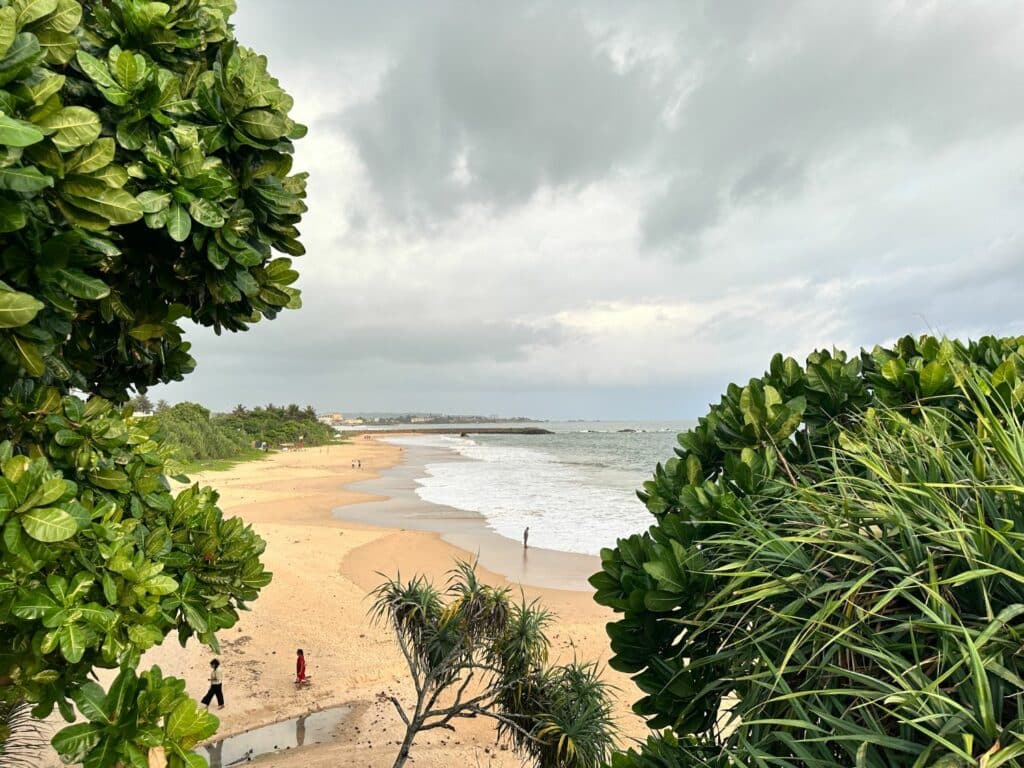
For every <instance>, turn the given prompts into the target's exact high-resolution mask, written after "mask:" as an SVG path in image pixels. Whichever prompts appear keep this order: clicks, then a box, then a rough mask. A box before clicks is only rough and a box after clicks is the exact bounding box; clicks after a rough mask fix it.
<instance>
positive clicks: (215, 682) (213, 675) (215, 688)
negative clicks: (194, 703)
mask: <svg viewBox="0 0 1024 768" xmlns="http://www.w3.org/2000/svg"><path fill="white" fill-rule="evenodd" d="M223 686H224V678H223V676H222V675H221V672H220V661H219V660H218V659H214V660H213V661H211V662H210V690H208V691H207V692H206V695H205V696H203V698H202V702H203V706H204V707H206V708H207V709H209V708H210V702H211V701H213V697H214V696H216V697H217V709H224V687H223Z"/></svg>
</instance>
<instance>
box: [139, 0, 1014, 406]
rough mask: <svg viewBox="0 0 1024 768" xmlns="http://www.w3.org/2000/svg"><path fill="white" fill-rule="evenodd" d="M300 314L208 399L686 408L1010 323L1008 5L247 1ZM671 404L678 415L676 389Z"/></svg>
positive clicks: (261, 331)
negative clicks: (289, 173) (797, 368)
mask: <svg viewBox="0 0 1024 768" xmlns="http://www.w3.org/2000/svg"><path fill="white" fill-rule="evenodd" d="M237 29H238V34H239V37H240V39H242V40H243V42H245V43H246V44H247V45H250V46H252V47H253V48H255V49H256V50H259V51H260V52H262V53H266V54H267V55H268V58H269V62H270V69H271V71H273V72H274V73H275V74H276V75H278V76H279V77H280V78H281V81H282V83H283V85H284V86H285V87H286V88H287V89H288V90H289V91H290V92H292V93H294V95H295V97H296V107H295V112H296V116H297V117H298V118H299V119H301V120H304V121H305V122H308V123H309V124H310V132H309V136H308V137H307V138H306V139H304V140H303V141H302V142H300V143H299V145H298V148H297V156H296V168H297V169H305V170H309V171H310V174H311V176H310V187H309V189H310V197H309V200H308V203H309V208H310V210H309V213H308V214H307V215H306V216H305V217H304V220H303V222H302V235H303V242H304V243H305V245H306V248H307V254H306V255H305V256H304V257H302V258H301V259H298V260H297V261H296V267H297V269H298V270H299V271H300V273H301V278H300V280H299V283H298V285H299V287H300V288H302V290H303V301H304V308H303V309H302V310H301V311H299V312H288V313H284V314H283V316H282V317H280V318H279V319H277V320H275V321H274V322H273V323H259V324H257V325H256V326H254V327H253V329H252V330H251V332H249V333H246V334H239V335H236V336H229V335H225V336H222V337H218V338H214V336H213V335H212V334H210V333H208V332H207V331H203V330H199V331H192V332H190V338H192V339H193V340H194V343H195V347H194V351H195V356H196V357H197V359H198V360H199V368H198V370H197V371H196V373H195V374H194V375H193V376H191V377H189V378H187V379H186V381H185V382H182V383H181V384H175V385H173V386H172V387H168V388H166V394H163V393H161V392H158V393H156V394H157V396H158V397H159V396H166V397H168V399H172V400H174V399H178V400H180V399H196V400H200V401H202V402H205V403H207V404H209V405H211V406H212V407H215V408H227V407H230V406H232V405H233V404H234V403H235V402H238V401H242V402H246V403H257V402H266V401H267V400H274V401H276V402H280V401H282V400H285V401H293V400H294V401H298V400H304V401H305V400H308V401H310V402H312V403H313V404H314V405H316V406H317V407H321V408H332V409H338V410H396V409H402V408H415V409H420V410H449V411H462V412H465V411H467V410H472V409H475V410H479V411H483V412H489V413H506V414H511V413H526V414H529V415H536V416H548V417H558V416H569V417H580V418H588V417H594V416H606V417H615V416H623V417H627V416H628V417H631V416H641V415H644V416H649V417H652V418H657V417H677V418H689V417H693V416H697V415H699V414H700V413H702V412H703V409H704V407H705V404H706V403H707V402H710V401H712V400H715V399H717V395H718V394H719V393H720V392H721V391H722V390H723V388H724V387H725V385H726V384H727V383H728V382H729V381H745V380H747V379H748V378H749V377H750V376H751V375H755V374H757V373H759V372H760V371H761V370H763V369H764V367H765V365H767V363H768V361H769V359H770V357H771V355H772V353H774V352H776V351H782V352H785V353H786V354H792V355H795V356H797V357H802V356H804V355H806V354H807V352H809V351H810V350H811V349H813V348H815V347H819V348H820V347H830V346H832V345H839V346H846V347H853V348H855V347H857V346H860V345H866V346H869V347H870V346H871V345H873V344H875V343H878V342H886V341H890V340H892V339H895V338H897V337H899V336H901V335H903V334H906V333H922V332H928V331H935V332H939V333H947V334H950V335H958V336H968V335H969V336H978V335H981V334H984V333H997V334H998V333H1017V332H1019V331H1020V330H1021V328H1022V324H1024V310H1022V308H1021V307H1022V306H1024V305H1022V304H1021V302H1020V300H1019V294H1020V291H1021V289H1022V288H1024V281H1022V279H1021V276H1020V268H1019V265H1020V264H1021V263H1022V261H1024V252H1022V249H1024V231H1022V230H1024V227H1022V225H1021V224H1020V220H1021V217H1020V211H1021V210H1024V130H1021V129H1022V128H1024V101H1022V100H1020V99H1019V98H1016V97H1015V95H1016V94H1017V92H1018V90H1019V83H1020V82H1021V81H1022V75H1024V71H1022V70H1024V57H1021V56H1020V53H1019V52H1020V51H1021V50H1024V6H1022V5H1021V4H1020V3H1017V2H1009V1H1008V0H978V1H977V2H971V3H957V2H952V0H940V1H939V2H925V1H924V0H922V1H921V2H912V1H908V0H848V1H843V2H829V3H823V2H819V1H818V0H790V1H784V2H772V3H768V2H763V1H762V0H736V1H735V2H721V1H720V0H694V1H693V2H687V3H679V2H675V1H674V0H673V1H669V0H665V1H664V2H659V1H656V0H648V1H645V2H635V3H622V2H612V1H611V0H564V1H562V0H559V1H558V2H555V1H554V0H529V1H528V2H525V3H498V2H494V1H493V0H478V1H477V0H473V1H470V0H438V2H429V3H427V2H413V1H412V0H406V1H404V2H399V0H382V2H379V3H366V2H356V1H355V0H351V1H344V0H339V1H338V2H328V0H296V2H294V3H288V4H285V3H280V2H276V1H274V0H246V2H244V3H240V8H239V13H238V16H237ZM673 392H674V393H677V394H676V395H675V396H673V394H672V393H673Z"/></svg>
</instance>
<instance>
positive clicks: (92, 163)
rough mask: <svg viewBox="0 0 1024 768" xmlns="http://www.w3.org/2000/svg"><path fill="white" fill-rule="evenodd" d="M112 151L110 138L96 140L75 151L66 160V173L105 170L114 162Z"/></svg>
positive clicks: (112, 144)
mask: <svg viewBox="0 0 1024 768" xmlns="http://www.w3.org/2000/svg"><path fill="white" fill-rule="evenodd" d="M114 150H115V147H114V140H113V139H112V138H110V137H105V138H102V139H97V140H96V141H94V142H93V143H92V144H90V145H89V146H87V147H82V148H81V149H79V150H77V151H76V152H75V153H74V154H73V155H71V157H69V158H68V159H67V170H68V173H92V172H94V171H98V170H100V169H101V168H106V167H107V166H108V165H110V163H112V162H113V160H114Z"/></svg>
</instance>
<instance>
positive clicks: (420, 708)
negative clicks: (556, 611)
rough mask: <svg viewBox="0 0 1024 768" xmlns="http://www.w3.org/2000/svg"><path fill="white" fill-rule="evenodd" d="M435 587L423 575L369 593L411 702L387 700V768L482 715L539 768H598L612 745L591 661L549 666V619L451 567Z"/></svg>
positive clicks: (607, 705) (397, 767)
mask: <svg viewBox="0 0 1024 768" xmlns="http://www.w3.org/2000/svg"><path fill="white" fill-rule="evenodd" d="M449 575H450V578H449V580H448V585H447V588H446V589H444V590H443V591H442V590H439V589H437V588H435V587H434V586H433V585H432V584H430V583H429V582H428V581H427V580H426V579H425V578H423V577H422V576H416V577H414V578H412V579H410V580H408V581H404V582H403V581H401V579H400V578H396V579H389V580H388V581H386V582H384V583H383V584H381V585H380V586H379V587H377V589H376V590H374V592H373V594H372V596H373V598H374V603H373V606H372V608H371V614H372V616H373V618H374V619H375V620H376V621H377V622H378V623H380V624H383V625H386V626H388V627H390V628H391V629H392V630H394V633H395V638H396V640H397V642H398V645H399V648H400V649H401V651H402V654H403V656H404V657H405V660H406V663H407V664H408V667H409V672H410V674H411V675H412V679H413V684H414V688H415V692H416V701H415V704H414V705H413V706H412V707H411V708H407V707H405V706H403V705H402V703H401V702H399V701H398V699H397V698H395V697H392V698H391V701H392V703H393V704H394V705H395V709H396V710H397V711H398V715H399V717H400V718H401V720H402V722H403V723H404V724H405V737H404V738H403V740H402V743H401V746H400V747H399V751H398V755H397V756H396V757H395V762H394V768H401V766H403V765H405V763H406V761H407V760H408V759H409V752H410V749H411V748H412V745H413V742H414V740H415V738H416V736H417V735H418V734H419V733H421V732H423V731H429V730H433V729H435V728H445V729H448V730H454V723H453V721H455V722H457V721H458V719H459V718H466V717H476V716H480V717H489V718H492V719H494V720H495V721H496V724H497V731H498V738H499V739H503V740H504V741H505V742H506V743H508V744H510V745H511V746H512V748H513V749H515V750H516V751H517V752H518V753H519V754H520V755H521V756H522V757H523V759H524V761H526V762H527V763H530V764H533V765H536V766H538V767H539V768H597V766H601V765H604V764H605V761H606V760H607V759H608V756H609V753H610V751H611V747H612V743H613V742H612V739H613V735H614V734H613V727H612V722H611V702H610V700H609V698H608V695H607V688H606V686H605V683H604V682H603V681H602V680H601V678H600V676H599V674H598V670H597V669H596V667H595V666H594V665H592V664H581V663H578V662H575V661H574V662H572V663H569V664H565V665H560V666H548V665H547V660H548V648H549V645H550V643H549V641H548V637H547V635H546V634H545V629H546V627H547V625H548V624H549V623H550V621H551V615H550V614H549V613H548V612H547V611H546V610H544V608H542V607H541V606H539V605H538V604H537V603H536V602H533V603H527V602H526V601H525V599H524V600H522V601H521V602H518V603H516V602H513V601H512V599H511V597H510V595H511V590H509V589H497V588H495V587H491V586H488V585H486V584H482V583H481V582H480V581H479V579H478V578H477V575H476V568H475V566H473V565H470V564H469V563H465V562H460V563H458V564H457V566H456V567H455V568H454V569H453V570H452V571H451V572H450V574H449Z"/></svg>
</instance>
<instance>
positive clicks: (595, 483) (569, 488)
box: [388, 435, 652, 554]
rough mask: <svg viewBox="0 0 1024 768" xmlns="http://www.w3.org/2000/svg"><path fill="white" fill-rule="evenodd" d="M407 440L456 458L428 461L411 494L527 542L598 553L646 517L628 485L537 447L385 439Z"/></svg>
mask: <svg viewBox="0 0 1024 768" xmlns="http://www.w3.org/2000/svg"><path fill="white" fill-rule="evenodd" d="M388 442H394V443H397V444H400V445H407V446H424V447H434V448H447V449H449V450H452V451H455V452H456V453H457V454H458V455H459V456H461V457H462V458H461V459H459V458H455V459H453V460H451V461H444V462H437V463H431V464H427V466H426V468H425V473H426V476H425V477H423V478H420V479H418V480H417V483H418V488H417V489H416V493H417V494H418V495H419V496H420V498H422V499H424V500H425V501H428V502H431V503H434V504H444V505H446V506H449V507H454V508H456V509H462V510H467V511H473V512H479V513H480V514H481V515H483V517H484V518H485V519H486V520H487V522H488V524H489V525H490V526H491V528H493V529H494V530H495V531H496V532H497V533H499V534H501V535H502V536H506V537H508V538H510V539H517V540H521V539H522V535H523V528H525V527H526V526H530V544H531V546H538V547H544V548H546V549H556V550H561V551H565V552H583V553H586V554H597V553H598V552H599V551H600V549H601V547H610V546H614V544H615V541H616V539H618V538H619V537H623V536H629V535H630V534H633V533H637V532H639V531H643V530H645V529H646V528H647V526H649V525H650V524H651V522H652V520H651V517H650V515H649V513H648V512H647V510H646V509H644V507H643V505H642V504H641V503H640V502H639V501H638V500H637V498H636V495H635V494H634V492H633V491H632V490H631V489H627V488H621V487H609V485H608V484H607V483H602V482H601V480H602V476H601V474H600V472H599V471H598V468H597V467H595V468H593V470H594V471H588V470H587V468H581V467H579V466H570V465H569V464H567V463H563V462H562V461H559V459H558V458H557V457H556V456H554V455H552V454H549V453H546V452H544V451H542V450H538V449H535V448H525V447H519V446H503V445H486V444H482V443H477V442H475V441H473V440H472V439H470V438H463V437H454V436H447V435H416V436H413V437H396V438H388Z"/></svg>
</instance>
